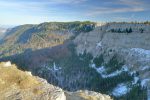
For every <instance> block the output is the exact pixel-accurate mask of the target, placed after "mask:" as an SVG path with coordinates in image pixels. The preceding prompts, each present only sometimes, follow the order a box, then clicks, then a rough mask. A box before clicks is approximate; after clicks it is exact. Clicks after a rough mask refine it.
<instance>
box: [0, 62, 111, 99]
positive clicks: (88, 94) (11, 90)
mask: <svg viewBox="0 0 150 100" xmlns="http://www.w3.org/2000/svg"><path fill="white" fill-rule="evenodd" d="M0 94H1V95H0V99H1V100H112V99H111V98H110V97H109V96H107V95H102V94H100V93H96V92H92V91H77V92H66V91H64V90H62V89H61V88H59V87H55V86H53V85H51V84H48V83H47V81H46V80H44V79H42V78H39V77H36V76H32V74H31V72H27V71H21V70H19V69H17V67H16V65H14V64H11V63H10V62H1V63H0Z"/></svg>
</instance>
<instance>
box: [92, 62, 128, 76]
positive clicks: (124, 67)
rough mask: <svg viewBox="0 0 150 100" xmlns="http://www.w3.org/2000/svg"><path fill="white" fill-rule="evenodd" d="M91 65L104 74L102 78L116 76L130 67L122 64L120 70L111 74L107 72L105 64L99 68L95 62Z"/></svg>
mask: <svg viewBox="0 0 150 100" xmlns="http://www.w3.org/2000/svg"><path fill="white" fill-rule="evenodd" d="M91 67H92V68H94V69H95V70H96V71H97V72H98V73H99V74H100V75H101V76H102V78H108V77H114V76H117V75H119V74H121V73H122V72H127V71H128V67H127V66H125V65H124V66H122V68H121V69H120V70H116V71H114V72H112V73H110V74H107V69H105V67H104V66H101V67H99V68H97V67H96V65H95V64H91Z"/></svg>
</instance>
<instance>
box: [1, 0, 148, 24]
mask: <svg viewBox="0 0 150 100" xmlns="http://www.w3.org/2000/svg"><path fill="white" fill-rule="evenodd" d="M87 20H90V21H95V22H110V21H147V20H150V0H0V25H21V24H39V23H42V22H50V21H60V22H66V21H87Z"/></svg>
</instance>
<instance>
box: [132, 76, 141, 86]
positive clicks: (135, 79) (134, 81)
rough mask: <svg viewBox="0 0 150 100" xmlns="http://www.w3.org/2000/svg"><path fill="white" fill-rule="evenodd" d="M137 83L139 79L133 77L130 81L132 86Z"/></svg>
mask: <svg viewBox="0 0 150 100" xmlns="http://www.w3.org/2000/svg"><path fill="white" fill-rule="evenodd" d="M138 81H139V77H134V80H133V81H132V85H134V84H136V83H137V82H138Z"/></svg>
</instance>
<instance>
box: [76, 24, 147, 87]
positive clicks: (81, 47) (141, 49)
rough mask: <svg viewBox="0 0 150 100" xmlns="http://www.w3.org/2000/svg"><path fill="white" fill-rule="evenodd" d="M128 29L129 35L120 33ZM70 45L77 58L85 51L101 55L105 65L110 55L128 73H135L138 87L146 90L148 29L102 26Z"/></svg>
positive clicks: (144, 25)
mask: <svg viewBox="0 0 150 100" xmlns="http://www.w3.org/2000/svg"><path fill="white" fill-rule="evenodd" d="M130 28H131V29H132V32H126V31H124V30H128V29H130ZM116 30H117V31H116ZM141 30H142V31H141ZM74 42H75V44H76V45H77V47H76V49H77V53H78V54H79V53H83V52H84V51H85V50H86V51H87V52H89V53H92V54H93V56H95V57H96V56H98V55H100V54H103V55H104V59H105V61H106V62H107V61H108V60H109V59H110V58H111V57H112V55H114V54H117V55H119V57H120V58H119V59H120V60H121V61H122V60H124V61H125V65H126V66H128V69H129V70H130V71H131V72H139V78H140V79H141V84H142V85H143V84H145V86H147V87H148V88H150V85H149V82H150V78H149V76H150V71H149V70H150V25H147V24H132V23H108V24H103V25H100V26H97V27H96V28H95V30H93V31H91V32H89V33H82V34H80V35H79V36H78V37H77V38H76V39H75V40H74Z"/></svg>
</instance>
